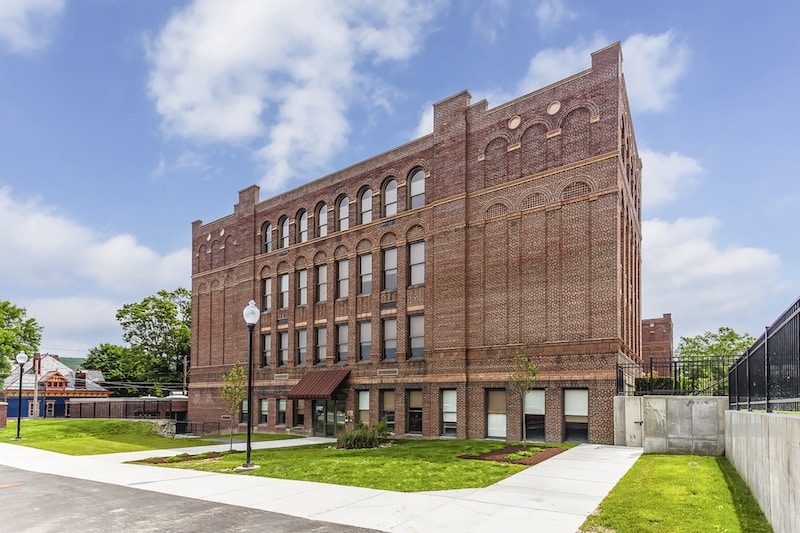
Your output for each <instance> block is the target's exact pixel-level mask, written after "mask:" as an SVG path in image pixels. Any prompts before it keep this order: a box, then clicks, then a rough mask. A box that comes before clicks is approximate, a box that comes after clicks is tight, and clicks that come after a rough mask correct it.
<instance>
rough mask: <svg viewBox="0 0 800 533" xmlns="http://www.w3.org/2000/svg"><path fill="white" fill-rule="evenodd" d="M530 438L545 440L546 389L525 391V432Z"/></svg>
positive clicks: (524, 434) (527, 437) (526, 437)
mask: <svg viewBox="0 0 800 533" xmlns="http://www.w3.org/2000/svg"><path fill="white" fill-rule="evenodd" d="M522 436H523V437H524V438H525V439H526V440H528V439H531V440H535V441H542V442H543V441H544V391H543V390H541V389H535V390H529V391H528V392H526V393H525V432H524V433H523V434H522Z"/></svg>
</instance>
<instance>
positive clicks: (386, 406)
mask: <svg viewBox="0 0 800 533" xmlns="http://www.w3.org/2000/svg"><path fill="white" fill-rule="evenodd" d="M381 420H386V425H387V426H388V427H389V432H390V433H394V391H393V390H382V391H381Z"/></svg>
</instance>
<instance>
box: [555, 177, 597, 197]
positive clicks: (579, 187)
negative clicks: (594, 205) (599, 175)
mask: <svg viewBox="0 0 800 533" xmlns="http://www.w3.org/2000/svg"><path fill="white" fill-rule="evenodd" d="M589 192H590V191H589V184H588V183H586V182H585V181H574V182H572V183H570V184H569V185H568V186H567V187H565V188H564V192H563V193H561V199H562V200H569V199H571V198H577V197H578V196H583V195H584V194H589Z"/></svg>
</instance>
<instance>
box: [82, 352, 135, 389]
mask: <svg viewBox="0 0 800 533" xmlns="http://www.w3.org/2000/svg"><path fill="white" fill-rule="evenodd" d="M83 366H84V367H85V368H91V369H93V370H100V371H102V372H103V378H104V379H105V380H106V381H107V382H116V383H126V384H128V385H119V386H117V387H114V386H113V385H112V386H111V387H112V388H113V389H114V390H115V393H116V394H117V395H120V396H139V395H141V394H144V393H147V392H149V391H148V387H146V386H144V387H138V386H136V385H135V384H136V383H145V382H149V381H150V375H149V368H150V366H151V364H150V362H149V361H148V358H147V356H145V355H144V354H142V353H141V352H139V351H137V350H134V349H133V348H129V347H127V346H118V345H116V344H107V343H103V344H101V345H100V346H97V347H95V348H91V349H90V350H89V352H88V354H87V357H86V360H85V361H84V362H83Z"/></svg>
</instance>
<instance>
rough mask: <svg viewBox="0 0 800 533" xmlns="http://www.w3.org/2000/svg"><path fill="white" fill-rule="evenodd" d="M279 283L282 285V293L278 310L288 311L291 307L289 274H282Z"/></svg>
mask: <svg viewBox="0 0 800 533" xmlns="http://www.w3.org/2000/svg"><path fill="white" fill-rule="evenodd" d="M278 283H279V284H280V291H281V292H280V301H279V302H278V309H286V308H287V307H289V274H281V275H280V276H278Z"/></svg>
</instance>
